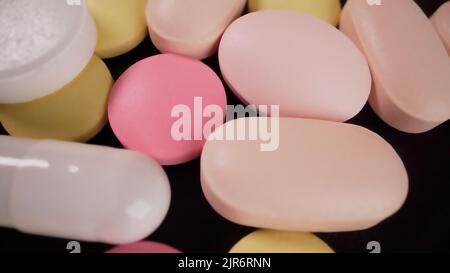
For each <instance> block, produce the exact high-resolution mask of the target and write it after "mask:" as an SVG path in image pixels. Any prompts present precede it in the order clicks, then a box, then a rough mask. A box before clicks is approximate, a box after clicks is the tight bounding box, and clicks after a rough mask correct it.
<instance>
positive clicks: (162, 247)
mask: <svg viewBox="0 0 450 273" xmlns="http://www.w3.org/2000/svg"><path fill="white" fill-rule="evenodd" d="M106 253H180V251H179V250H178V249H175V248H173V247H171V246H169V245H166V244H162V243H158V242H149V241H142V242H137V243H131V244H127V245H121V246H116V247H114V248H111V249H110V250H108V251H106Z"/></svg>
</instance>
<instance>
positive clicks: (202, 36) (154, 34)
mask: <svg viewBox="0 0 450 273" xmlns="http://www.w3.org/2000/svg"><path fill="white" fill-rule="evenodd" d="M245 3H246V1H245V0H233V1H229V0H215V1H210V0H182V1H180V0H149V1H148V6H147V21H148V26H149V32H150V37H151V39H152V41H153V44H154V45H155V46H156V47H157V48H158V49H159V50H160V51H161V52H163V53H177V54H182V55H187V56H191V57H194V58H197V59H204V58H206V57H209V56H211V55H213V54H215V53H216V52H217V47H218V44H219V40H220V37H221V36H222V34H223V32H224V31H225V29H226V28H227V27H228V25H229V24H230V23H231V22H232V21H233V20H234V19H236V18H237V17H238V16H240V15H241V14H242V11H243V9H244V7H245Z"/></svg>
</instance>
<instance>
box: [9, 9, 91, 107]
mask: <svg viewBox="0 0 450 273" xmlns="http://www.w3.org/2000/svg"><path fill="white" fill-rule="evenodd" d="M0 25H1V26H2V27H1V28H0V37H1V38H0V103H22V102H28V101H32V100H34V99H37V98H40V97H44V96H46V95H49V94H51V93H53V92H55V91H57V90H59V89H60V88H62V87H63V86H64V85H66V84H67V83H68V82H70V81H72V80H73V79H74V78H75V77H76V76H77V75H78V74H79V73H80V72H81V71H82V70H83V69H84V67H85V66H86V65H87V64H88V63H89V60H90V59H91V58H92V55H93V53H94V49H95V44H96V40H97V33H96V28H95V23H94V21H93V19H92V18H91V16H90V15H89V12H88V10H87V7H86V3H85V1H84V0H80V1H79V5H76V6H71V5H68V4H67V3H66V1H55V0H34V1H29V0H15V1H0Z"/></svg>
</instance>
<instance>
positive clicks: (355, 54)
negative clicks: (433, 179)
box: [219, 10, 371, 121]
mask: <svg viewBox="0 0 450 273" xmlns="http://www.w3.org/2000/svg"><path fill="white" fill-rule="evenodd" d="M219 61H220V68H221V70H222V74H223V77H224V79H225V80H226V82H227V83H228V85H229V86H230V88H231V89H232V90H233V91H234V93H236V95H237V96H238V97H240V98H241V99H242V100H243V101H244V102H246V103H248V104H253V105H280V114H281V116H285V117H303V118H315V119H325V120H332V121H345V120H348V119H350V118H352V117H353V116H355V115H356V114H358V113H359V112H360V110H361V109H362V108H363V106H364V105H365V103H366V102H367V98H368V96H369V93H370V87H371V76H370V71H369V67H368V65H367V62H366V61H365V59H364V56H363V55H362V54H361V53H360V51H359V50H358V48H357V47H356V46H355V45H354V44H353V43H352V41H351V40H350V39H348V38H347V37H345V35H343V34H342V33H340V32H339V31H338V30H337V29H336V28H334V27H332V26H330V25H329V24H327V23H324V22H322V21H321V20H319V19H317V18H314V17H313V16H309V15H306V14H302V13H299V12H293V11H280V10H274V11H260V12H253V13H250V14H247V15H245V16H243V17H241V18H239V19H237V20H236V21H235V22H234V23H233V24H231V26H230V27H229V28H228V29H227V30H226V32H225V33H224V35H223V37H222V41H221V43H220V47H219Z"/></svg>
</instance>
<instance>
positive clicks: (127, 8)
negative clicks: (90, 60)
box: [87, 0, 147, 58]
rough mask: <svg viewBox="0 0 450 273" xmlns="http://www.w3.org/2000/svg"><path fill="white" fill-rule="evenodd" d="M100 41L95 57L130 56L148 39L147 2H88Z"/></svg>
mask: <svg viewBox="0 0 450 273" xmlns="http://www.w3.org/2000/svg"><path fill="white" fill-rule="evenodd" d="M87 1H88V2H87V3H88V7H89V11H90V13H91V14H92V17H93V18H94V20H95V22H96V25H97V31H98V41H97V48H96V50H95V53H96V54H97V55H98V56H99V57H101V58H111V57H116V56H119V55H122V54H124V53H127V52H128V51H130V50H132V49H133V48H135V47H136V46H137V45H139V43H141V42H142V41H143V40H144V38H145V37H146V36H147V22H146V20H145V12H144V10H145V6H146V5H147V0H127V1H123V0H87Z"/></svg>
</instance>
